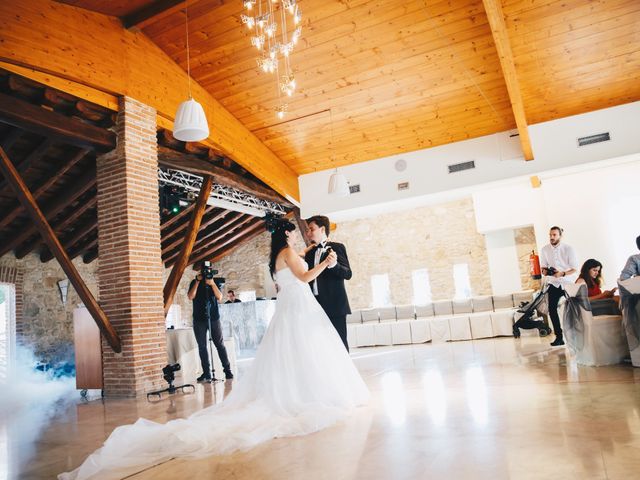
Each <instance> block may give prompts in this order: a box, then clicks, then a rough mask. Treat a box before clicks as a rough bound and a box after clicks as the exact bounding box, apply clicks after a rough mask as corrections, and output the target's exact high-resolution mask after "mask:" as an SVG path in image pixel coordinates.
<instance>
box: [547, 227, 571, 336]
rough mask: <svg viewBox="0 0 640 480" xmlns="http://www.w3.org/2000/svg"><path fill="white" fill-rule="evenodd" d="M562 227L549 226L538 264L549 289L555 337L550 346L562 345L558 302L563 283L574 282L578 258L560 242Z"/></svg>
mask: <svg viewBox="0 0 640 480" xmlns="http://www.w3.org/2000/svg"><path fill="white" fill-rule="evenodd" d="M561 239H562V229H561V228H560V227H555V226H554V227H551V229H550V230H549V244H548V245H545V246H544V247H542V251H541V252H540V266H541V267H542V274H543V275H545V276H546V277H547V278H546V280H547V283H548V284H549V289H548V291H547V293H548V295H549V316H550V317H551V323H552V324H553V331H554V332H555V334H556V339H555V340H554V341H553V342H552V343H551V346H552V347H559V346H562V345H564V340H563V339H562V325H561V323H560V317H559V316H558V302H559V301H560V299H561V298H562V297H563V296H564V285H566V284H569V283H575V281H576V278H577V276H578V275H577V271H578V260H577V258H576V252H575V250H574V249H573V247H571V246H569V245H567V244H565V243H560V240H561Z"/></svg>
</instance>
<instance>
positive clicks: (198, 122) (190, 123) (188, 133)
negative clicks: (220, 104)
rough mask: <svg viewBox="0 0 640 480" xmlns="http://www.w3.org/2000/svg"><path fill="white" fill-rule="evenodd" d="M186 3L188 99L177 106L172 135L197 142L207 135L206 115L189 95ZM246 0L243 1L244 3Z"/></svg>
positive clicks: (187, 16)
mask: <svg viewBox="0 0 640 480" xmlns="http://www.w3.org/2000/svg"><path fill="white" fill-rule="evenodd" d="M187 3H188V2H186V3H185V6H184V17H185V26H186V31H187V78H188V82H189V99H188V100H185V101H184V102H182V103H181V104H180V105H179V106H178V110H177V111H176V117H175V120H174V122H173V136H174V138H176V139H177V140H180V141H183V142H199V141H200V140H204V139H205V138H207V137H208V136H209V125H208V124H207V116H206V115H205V113H204V109H203V108H202V105H200V104H199V103H198V102H196V101H195V100H194V99H193V97H192V96H191V63H190V58H189V13H188V11H187ZM246 3H247V2H245V4H246Z"/></svg>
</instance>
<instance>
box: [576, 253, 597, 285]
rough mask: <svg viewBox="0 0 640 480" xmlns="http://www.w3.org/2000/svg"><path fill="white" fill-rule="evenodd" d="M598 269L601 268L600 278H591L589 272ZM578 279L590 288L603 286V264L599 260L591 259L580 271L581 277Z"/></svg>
mask: <svg viewBox="0 0 640 480" xmlns="http://www.w3.org/2000/svg"><path fill="white" fill-rule="evenodd" d="M596 267H600V271H599V272H598V276H597V277H596V278H591V275H590V274H589V270H591V269H592V268H596ZM578 278H581V279H583V280H584V281H585V282H586V284H587V287H588V288H593V287H595V286H596V285H597V286H601V285H602V264H601V263H600V262H599V261H598V260H596V259H594V258H590V259H589V260H587V261H586V262H584V263H583V264H582V268H581V269H580V276H579V277H578Z"/></svg>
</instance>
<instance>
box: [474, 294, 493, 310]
mask: <svg viewBox="0 0 640 480" xmlns="http://www.w3.org/2000/svg"><path fill="white" fill-rule="evenodd" d="M471 303H472V305H473V311H474V312H491V311H493V299H492V298H491V295H486V296H484V297H473V298H472V299H471Z"/></svg>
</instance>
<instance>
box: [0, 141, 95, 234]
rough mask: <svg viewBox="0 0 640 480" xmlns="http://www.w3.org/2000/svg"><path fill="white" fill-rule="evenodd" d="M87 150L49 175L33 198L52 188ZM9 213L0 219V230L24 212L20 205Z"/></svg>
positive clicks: (83, 150) (81, 150)
mask: <svg viewBox="0 0 640 480" xmlns="http://www.w3.org/2000/svg"><path fill="white" fill-rule="evenodd" d="M87 153H89V150H86V149H84V148H83V149H80V150H79V151H78V152H77V153H76V154H75V155H74V156H73V157H71V158H70V159H69V161H68V162H67V163H65V164H64V165H63V166H62V167H61V168H60V169H59V170H58V171H57V172H55V173H53V174H52V175H49V176H48V177H47V179H46V180H45V181H44V183H42V185H40V186H39V187H38V188H36V189H35V190H34V191H33V194H32V195H33V198H36V199H37V198H38V197H39V196H40V195H42V194H43V193H44V192H46V191H47V190H49V188H51V186H53V185H54V184H55V183H56V182H57V181H58V179H59V178H60V177H62V176H63V175H64V174H65V173H67V172H68V171H69V170H70V169H71V168H73V167H74V166H75V165H76V164H77V163H78V162H79V161H80V160H82V159H83V158H84V157H85V156H86V155H87ZM8 210H9V213H8V214H7V215H5V216H4V217H2V219H0V230H2V229H3V228H4V227H6V226H7V225H9V224H10V223H11V222H13V221H14V220H15V219H16V218H17V217H18V216H19V215H20V214H21V213H22V212H23V211H24V210H23V208H22V205H21V204H20V203H17V204H15V205H14V206H13V207H12V208H9V209H8Z"/></svg>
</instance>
